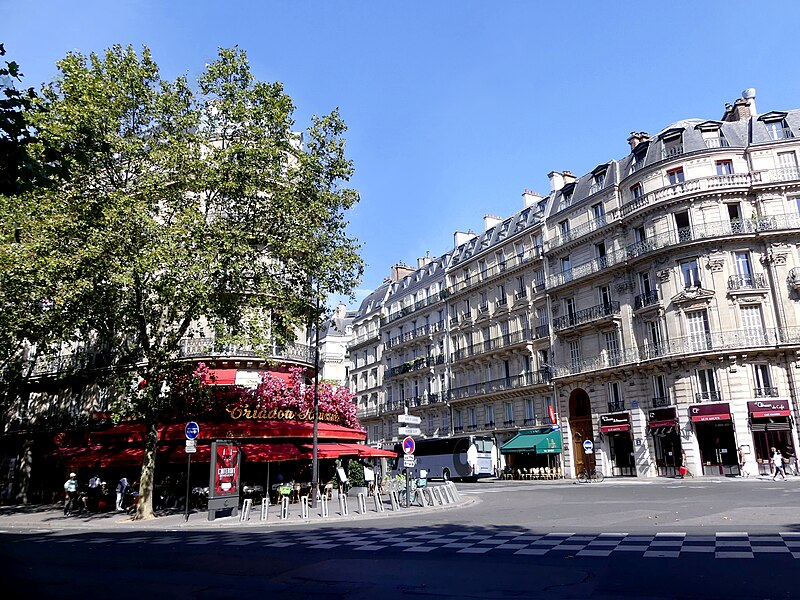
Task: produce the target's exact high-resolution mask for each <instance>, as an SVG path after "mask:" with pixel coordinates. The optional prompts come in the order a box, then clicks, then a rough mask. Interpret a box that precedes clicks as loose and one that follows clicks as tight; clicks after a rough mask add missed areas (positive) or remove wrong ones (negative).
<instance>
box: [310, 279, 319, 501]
mask: <svg viewBox="0 0 800 600" xmlns="http://www.w3.org/2000/svg"><path fill="white" fill-rule="evenodd" d="M319 328H320V324H319V286H318V287H317V300H316V311H315V312H314V433H313V435H314V441H313V450H312V454H311V508H313V509H316V508H317V491H318V486H319Z"/></svg>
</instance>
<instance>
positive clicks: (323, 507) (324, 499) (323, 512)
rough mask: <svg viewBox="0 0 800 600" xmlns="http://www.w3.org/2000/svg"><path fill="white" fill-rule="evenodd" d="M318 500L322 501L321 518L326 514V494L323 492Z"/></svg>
mask: <svg viewBox="0 0 800 600" xmlns="http://www.w3.org/2000/svg"><path fill="white" fill-rule="evenodd" d="M320 500H321V501H322V515H321V516H322V517H323V518H325V517H327V516H328V496H327V495H325V494H323V495H322V497H320Z"/></svg>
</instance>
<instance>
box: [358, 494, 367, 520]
mask: <svg viewBox="0 0 800 600" xmlns="http://www.w3.org/2000/svg"><path fill="white" fill-rule="evenodd" d="M358 512H359V513H361V514H362V515H363V514H366V512H367V495H366V494H365V493H363V492H361V493H360V494H359V495H358Z"/></svg>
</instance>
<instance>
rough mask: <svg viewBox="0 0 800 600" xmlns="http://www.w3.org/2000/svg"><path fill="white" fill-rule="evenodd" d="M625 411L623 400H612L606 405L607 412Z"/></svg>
mask: <svg viewBox="0 0 800 600" xmlns="http://www.w3.org/2000/svg"><path fill="white" fill-rule="evenodd" d="M621 410H625V401H624V400H612V401H610V402H609V403H608V412H619V411H621Z"/></svg>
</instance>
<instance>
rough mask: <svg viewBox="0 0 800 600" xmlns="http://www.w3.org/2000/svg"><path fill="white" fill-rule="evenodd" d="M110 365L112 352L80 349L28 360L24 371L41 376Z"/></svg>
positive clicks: (34, 375) (33, 375) (31, 375)
mask: <svg viewBox="0 0 800 600" xmlns="http://www.w3.org/2000/svg"><path fill="white" fill-rule="evenodd" d="M109 366H111V353H110V352H108V351H86V350H78V351H76V352H74V353H70V354H58V355H55V356H51V355H41V356H37V357H36V358H35V360H33V361H30V360H29V361H26V363H25V368H24V372H26V373H29V375H30V377H41V376H43V375H50V376H52V375H63V374H66V373H74V372H78V371H87V370H91V369H102V368H105V367H109Z"/></svg>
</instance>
